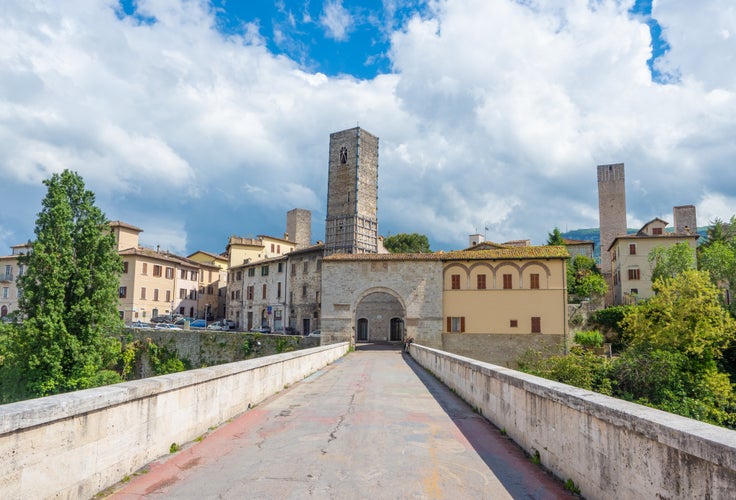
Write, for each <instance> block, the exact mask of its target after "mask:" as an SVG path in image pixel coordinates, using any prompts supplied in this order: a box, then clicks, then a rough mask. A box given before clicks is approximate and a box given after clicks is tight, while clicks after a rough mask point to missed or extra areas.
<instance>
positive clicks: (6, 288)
mask: <svg viewBox="0 0 736 500" xmlns="http://www.w3.org/2000/svg"><path fill="white" fill-rule="evenodd" d="M9 293H10V287H7V286H4V287H3V298H4V299H7V298H8V294H9Z"/></svg>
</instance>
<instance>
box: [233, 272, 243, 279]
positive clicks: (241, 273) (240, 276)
mask: <svg viewBox="0 0 736 500" xmlns="http://www.w3.org/2000/svg"><path fill="white" fill-rule="evenodd" d="M242 279H243V272H242V271H238V272H237V273H235V281H241V280H242Z"/></svg>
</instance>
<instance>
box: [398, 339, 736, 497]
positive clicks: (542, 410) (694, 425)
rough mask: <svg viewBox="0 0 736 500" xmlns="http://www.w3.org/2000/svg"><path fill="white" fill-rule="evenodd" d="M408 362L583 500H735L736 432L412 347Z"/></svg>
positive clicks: (509, 370)
mask: <svg viewBox="0 0 736 500" xmlns="http://www.w3.org/2000/svg"><path fill="white" fill-rule="evenodd" d="M411 355H412V356H413V357H414V359H416V360H417V361H418V362H419V364H421V365H422V366H423V367H424V368H426V369H427V370H429V371H430V372H432V373H433V374H434V375H435V376H436V377H438V378H439V379H440V380H441V381H442V382H443V383H445V384H446V385H447V386H448V387H450V388H451V389H453V390H454V391H456V392H457V394H458V395H459V396H460V397H461V398H463V399H464V400H465V401H466V402H467V403H469V404H470V405H471V406H473V407H475V408H477V409H478V411H479V412H480V413H482V415H483V416H484V417H485V418H487V419H488V420H489V421H491V422H492V423H493V424H495V425H496V426H497V427H499V428H500V429H504V430H505V431H506V433H507V434H508V435H509V436H510V437H511V438H512V439H513V440H514V441H516V442H517V443H518V444H519V445H520V446H522V448H524V449H525V450H526V451H527V452H528V453H530V454H531V455H534V454H536V453H537V452H538V453H539V458H540V461H541V463H542V465H544V466H545V467H547V468H548V469H550V470H551V471H552V472H553V473H554V474H555V475H557V476H558V477H560V478H561V479H563V480H567V479H572V480H573V481H574V482H575V484H576V485H577V486H578V487H579V488H580V491H581V495H582V496H583V497H585V498H589V499H596V498H601V499H603V498H614V497H615V498H622V499H628V498H632V499H633V498H637V499H638V498H733V492H734V491H736V431H732V430H728V429H724V428H721V427H717V426H714V425H709V424H706V423H702V422H698V421H696V420H692V419H689V418H685V417H681V416H679V415H673V414H671V413H666V412H663V411H660V410H656V409H653V408H649V407H646V406H642V405H638V404H634V403H630V402H627V401H622V400H620V399H616V398H612V397H608V396H604V395H602V394H597V393H594V392H591V391H586V390H583V389H578V388H576V387H572V386H569V385H566V384H561V383H558V382H553V381H550V380H546V379H542V378H539V377H535V376H533V375H528V374H525V373H521V372H518V371H515V370H511V369H508V368H503V367H500V366H495V365H491V364H488V363H483V362H480V361H476V360H473V359H470V358H465V357H462V356H457V355H454V354H450V353H447V352H444V351H439V350H435V349H431V348H427V347H424V346H421V345H417V344H413V345H412V346H411Z"/></svg>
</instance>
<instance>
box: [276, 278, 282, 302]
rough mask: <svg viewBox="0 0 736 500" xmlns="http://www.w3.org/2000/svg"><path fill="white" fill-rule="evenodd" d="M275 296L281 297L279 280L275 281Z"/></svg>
mask: <svg viewBox="0 0 736 500" xmlns="http://www.w3.org/2000/svg"><path fill="white" fill-rule="evenodd" d="M276 298H278V299H280V298H281V282H280V281H279V282H278V283H276Z"/></svg>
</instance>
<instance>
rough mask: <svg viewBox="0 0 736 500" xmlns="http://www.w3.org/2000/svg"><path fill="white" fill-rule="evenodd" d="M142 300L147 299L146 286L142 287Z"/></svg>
mask: <svg viewBox="0 0 736 500" xmlns="http://www.w3.org/2000/svg"><path fill="white" fill-rule="evenodd" d="M141 300H146V287H144V286H142V287H141Z"/></svg>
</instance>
